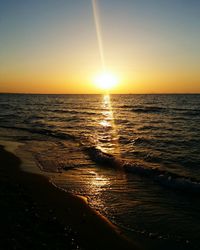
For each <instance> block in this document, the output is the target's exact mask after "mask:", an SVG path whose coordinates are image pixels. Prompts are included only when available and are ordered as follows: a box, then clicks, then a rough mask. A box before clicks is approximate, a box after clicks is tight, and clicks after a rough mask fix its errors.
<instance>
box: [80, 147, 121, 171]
mask: <svg viewBox="0 0 200 250" xmlns="http://www.w3.org/2000/svg"><path fill="white" fill-rule="evenodd" d="M84 150H85V151H86V152H87V154H88V155H89V157H90V159H91V160H92V161H94V162H95V163H97V164H100V165H109V166H110V167H120V166H122V164H121V161H120V160H119V159H117V158H116V157H114V156H113V155H111V154H108V153H105V152H103V151H102V150H101V149H98V148H96V147H95V146H91V147H86V148H85V149H84Z"/></svg>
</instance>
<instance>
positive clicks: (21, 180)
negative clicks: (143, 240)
mask: <svg viewBox="0 0 200 250" xmlns="http://www.w3.org/2000/svg"><path fill="white" fill-rule="evenodd" d="M19 166H20V159H19V158H17V157H16V156H15V155H13V154H12V153H9V152H7V151H5V150H4V149H3V147H2V146H0V181H1V187H0V195H1V203H0V216H1V224H0V227H1V229H0V230H1V236H0V237H1V239H0V249H2V250H4V249H9V250H10V249H59V250H61V249H92V250H95V249H102V250H103V249H138V247H135V246H134V244H133V243H132V242H130V241H128V240H127V239H126V238H125V237H124V236H123V235H122V234H121V233H120V231H119V230H118V229H117V228H116V227H115V226H114V225H112V224H111V223H110V222H109V221H108V220H106V219H105V218H104V217H102V216H100V215H99V214H98V213H97V212H95V211H94V210H92V209H91V208H90V207H89V206H88V205H87V203H86V201H84V200H83V199H82V198H80V197H76V196H73V195H71V194H69V193H66V192H64V191H62V190H59V189H58V188H57V187H54V186H53V185H52V184H51V183H50V182H49V181H48V179H46V178H45V177H43V176H39V175H36V174H31V173H26V172H23V171H21V170H20V168H19Z"/></svg>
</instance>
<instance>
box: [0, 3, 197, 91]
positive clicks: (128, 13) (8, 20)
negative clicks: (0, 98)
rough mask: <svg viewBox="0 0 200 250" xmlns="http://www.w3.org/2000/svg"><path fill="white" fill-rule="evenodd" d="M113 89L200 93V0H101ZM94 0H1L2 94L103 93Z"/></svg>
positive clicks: (100, 17) (105, 51) (100, 14)
mask: <svg viewBox="0 0 200 250" xmlns="http://www.w3.org/2000/svg"><path fill="white" fill-rule="evenodd" d="M96 4H97V11H98V22H99V27H100V35H101V39H102V47H103V55H104V60H105V68H106V70H107V71H110V72H112V73H113V74H114V75H116V76H117V77H118V78H119V84H118V86H116V87H115V88H113V89H112V90H111V91H112V92H113V93H133V94H134V93H200V1H199V0H96ZM101 71H102V62H101V57H100V52H99V46H98V37H97V32H96V26H95V20H94V13H93V8H92V0H34V1H33V0H17V1H16V0H0V92H14V93H16V92H18V93H100V92H102V90H101V89H100V88H98V87H97V86H96V85H95V83H94V78H95V76H96V75H97V74H99V73H100V72H101Z"/></svg>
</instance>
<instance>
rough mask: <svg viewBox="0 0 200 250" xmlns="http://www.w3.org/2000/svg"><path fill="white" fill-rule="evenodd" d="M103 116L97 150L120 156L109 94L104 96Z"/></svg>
mask: <svg viewBox="0 0 200 250" xmlns="http://www.w3.org/2000/svg"><path fill="white" fill-rule="evenodd" d="M101 115H102V118H101V120H100V121H99V125H100V127H99V129H100V130H99V133H98V134H97V148H99V149H101V150H103V151H104V152H106V153H111V154H116V155H119V154H120V148H119V143H118V133H117V129H116V125H115V119H114V115H113V109H112V105H111V100H110V95H109V94H107V95H104V96H103V99H102V113H101Z"/></svg>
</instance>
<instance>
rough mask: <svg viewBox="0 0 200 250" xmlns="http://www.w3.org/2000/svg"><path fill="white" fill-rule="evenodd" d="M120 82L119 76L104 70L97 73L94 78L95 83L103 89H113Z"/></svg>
mask: <svg viewBox="0 0 200 250" xmlns="http://www.w3.org/2000/svg"><path fill="white" fill-rule="evenodd" d="M118 82H119V79H118V77H117V76H116V75H114V74H113V73H110V72H103V73H101V74H99V75H97V76H96V77H95V79H94V83H95V85H96V86H97V87H98V88H101V89H103V90H111V89H112V88H114V87H115V86H116V85H117V84H118Z"/></svg>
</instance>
